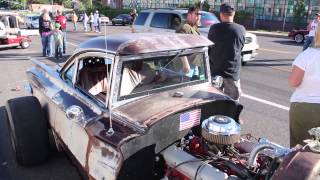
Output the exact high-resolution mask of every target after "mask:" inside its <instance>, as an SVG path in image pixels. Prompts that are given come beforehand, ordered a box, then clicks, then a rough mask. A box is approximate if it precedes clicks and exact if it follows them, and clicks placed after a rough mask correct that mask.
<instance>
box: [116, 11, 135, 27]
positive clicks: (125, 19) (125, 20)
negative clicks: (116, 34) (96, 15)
mask: <svg viewBox="0 0 320 180" xmlns="http://www.w3.org/2000/svg"><path fill="white" fill-rule="evenodd" d="M131 22H132V17H131V16H130V15H129V14H120V15H118V16H116V17H115V18H113V19H112V25H114V26H115V25H117V24H121V25H123V26H124V25H126V24H131Z"/></svg>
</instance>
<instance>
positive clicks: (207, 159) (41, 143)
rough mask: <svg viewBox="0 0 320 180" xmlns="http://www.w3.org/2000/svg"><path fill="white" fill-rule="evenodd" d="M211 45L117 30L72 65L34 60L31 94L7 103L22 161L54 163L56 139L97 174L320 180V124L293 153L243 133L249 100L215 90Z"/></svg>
mask: <svg viewBox="0 0 320 180" xmlns="http://www.w3.org/2000/svg"><path fill="white" fill-rule="evenodd" d="M106 44H108V46H105V45H106ZM210 45H212V42H211V41H209V40H208V39H207V38H205V37H203V36H193V35H186V34H143V33H141V34H138V33H136V34H133V33H129V34H117V35H110V36H107V37H96V38H94V39H90V40H88V41H86V42H84V43H82V44H80V45H79V47H78V48H77V49H76V51H75V52H74V54H73V55H72V56H71V57H70V58H69V59H68V60H67V61H66V63H65V64H64V65H63V66H62V67H59V66H58V65H57V66H53V67H52V66H49V65H46V64H44V63H43V62H41V61H37V60H33V62H34V63H35V64H36V65H35V67H33V68H32V69H30V70H29V71H27V78H28V81H29V86H26V87H27V88H26V89H28V91H29V92H30V94H31V96H26V97H18V98H15V99H10V100H8V101H7V104H6V111H7V115H8V118H7V121H8V125H9V126H8V127H9V135H10V141H11V143H12V147H13V148H12V149H13V152H14V154H15V157H16V160H17V162H18V163H19V164H21V165H35V164H40V163H43V162H45V161H46V159H47V158H48V156H49V142H52V143H54V144H56V146H57V147H58V148H57V149H58V150H64V152H68V153H67V155H68V156H70V157H71V158H70V159H71V160H74V162H75V164H76V165H79V167H80V171H81V172H84V173H82V174H86V175H87V176H88V177H90V179H106V180H114V179H118V180H128V179H130V180H150V179H156V180H157V179H159V180H160V179H162V180H163V179H202V180H212V179H217V180H224V179H230V180H231V179H270V178H272V179H273V180H281V179H282V180H283V179H290V180H301V179H318V178H319V172H320V171H319V167H320V166H319V165H320V161H319V160H320V154H319V153H318V152H319V151H320V148H319V145H318V144H319V143H320V142H319V138H320V137H319V134H320V130H319V129H314V130H313V131H312V132H311V133H310V134H311V135H312V136H315V140H309V141H308V145H307V146H305V147H299V146H297V147H295V148H293V149H289V148H285V147H282V146H280V145H277V144H275V143H273V142H270V141H268V140H267V139H264V138H260V139H259V140H257V139H258V138H253V137H252V136H250V135H240V130H241V126H240V124H239V116H240V112H241V110H242V108H243V106H242V105H241V104H239V103H238V102H236V101H234V100H232V99H231V98H230V97H228V96H226V95H224V94H223V93H222V92H220V91H219V90H218V89H216V88H215V87H214V85H216V86H217V84H219V83H217V81H212V79H211V76H210V69H209V59H208V56H207V53H208V46H210ZM218 79H219V78H218ZM213 82H214V83H213ZM212 83H213V84H212ZM48 132H49V133H51V134H52V136H49V134H48ZM50 137H51V140H50V139H49V138H50ZM52 137H53V138H52ZM77 167H78V166H77ZM297 169H299V173H297Z"/></svg>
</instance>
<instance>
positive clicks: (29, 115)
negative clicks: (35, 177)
mask: <svg viewBox="0 0 320 180" xmlns="http://www.w3.org/2000/svg"><path fill="white" fill-rule="evenodd" d="M6 109H7V114H8V118H7V119H8V125H9V136H10V140H11V144H12V147H13V152H14V154H15V156H16V160H17V162H18V163H19V164H20V165H36V164H40V163H42V162H44V161H46V160H47V158H48V156H49V137H48V123H47V121H46V120H45V118H44V116H43V113H42V109H41V106H40V103H39V101H38V99H37V98H35V97H34V96H26V97H19V98H15V99H10V100H8V101H7V104H6Z"/></svg>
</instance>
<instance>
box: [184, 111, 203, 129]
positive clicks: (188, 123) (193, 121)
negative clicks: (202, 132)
mask: <svg viewBox="0 0 320 180" xmlns="http://www.w3.org/2000/svg"><path fill="white" fill-rule="evenodd" d="M200 117H201V109H196V110H192V111H189V112H185V113H183V114H181V115H180V126H179V131H182V130H185V129H189V128H192V127H194V126H197V125H199V124H200Z"/></svg>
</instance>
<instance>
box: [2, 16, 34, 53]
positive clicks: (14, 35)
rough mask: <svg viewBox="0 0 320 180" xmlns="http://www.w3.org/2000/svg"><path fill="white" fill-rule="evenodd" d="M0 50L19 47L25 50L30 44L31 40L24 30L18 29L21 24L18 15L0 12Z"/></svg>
mask: <svg viewBox="0 0 320 180" xmlns="http://www.w3.org/2000/svg"><path fill="white" fill-rule="evenodd" d="M0 22H1V27H0V31H1V32H0V48H15V47H21V48H23V49H26V48H28V47H29V46H30V44H31V39H30V38H29V36H28V35H27V33H26V30H21V29H20V24H21V23H22V22H23V20H22V19H21V17H20V16H19V14H17V13H13V12H0Z"/></svg>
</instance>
